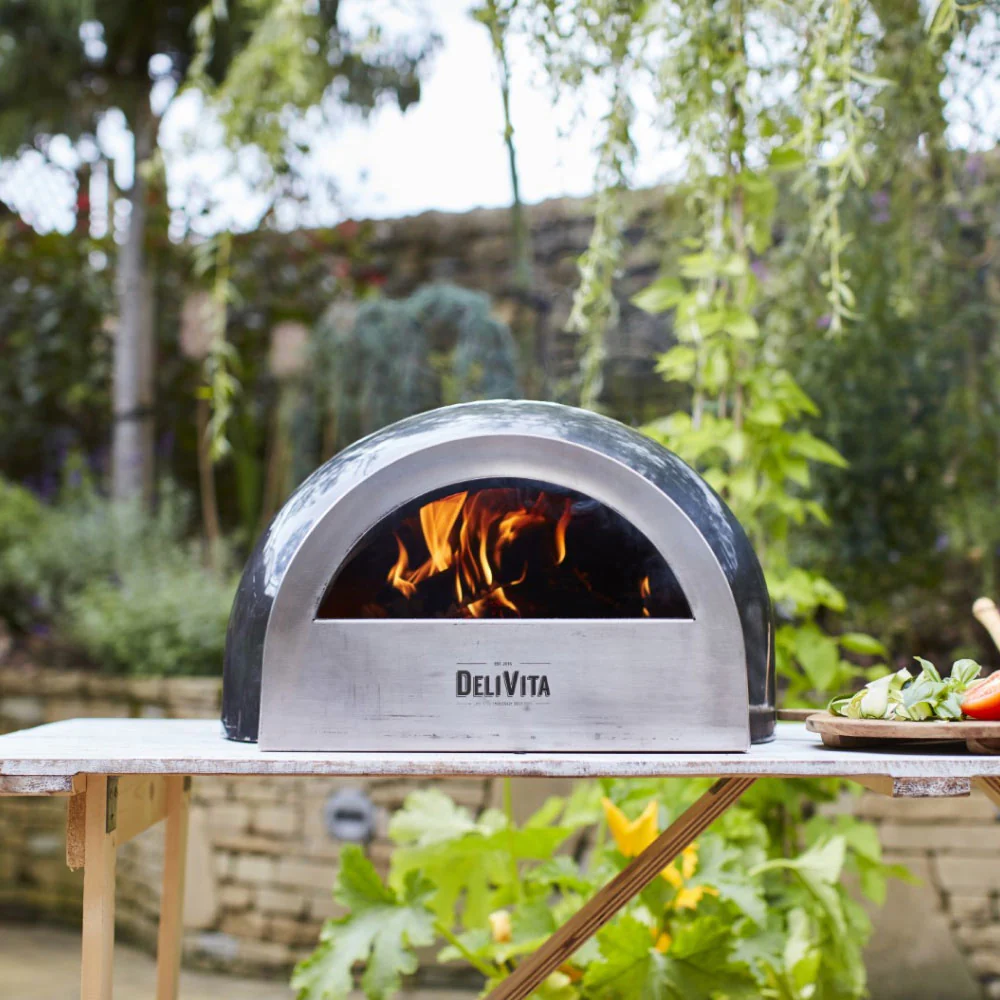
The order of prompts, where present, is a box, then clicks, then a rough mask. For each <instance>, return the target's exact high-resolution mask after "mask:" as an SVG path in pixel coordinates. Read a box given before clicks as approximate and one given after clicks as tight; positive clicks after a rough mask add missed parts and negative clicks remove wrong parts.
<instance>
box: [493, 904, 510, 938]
mask: <svg viewBox="0 0 1000 1000" xmlns="http://www.w3.org/2000/svg"><path fill="white" fill-rule="evenodd" d="M488 919H489V922H490V933H491V934H492V935H493V940H494V941H496V943H497V944H506V943H507V942H508V941H509V940H510V939H511V935H512V929H511V924H510V914H509V913H508V912H507V911H506V910H497V911H496V912H495V913H491V914H490V915H489V918H488Z"/></svg>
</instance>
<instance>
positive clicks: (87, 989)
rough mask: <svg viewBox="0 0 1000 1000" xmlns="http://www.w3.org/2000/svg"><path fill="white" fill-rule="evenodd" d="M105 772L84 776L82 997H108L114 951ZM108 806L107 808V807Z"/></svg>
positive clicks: (111, 829)
mask: <svg viewBox="0 0 1000 1000" xmlns="http://www.w3.org/2000/svg"><path fill="white" fill-rule="evenodd" d="M108 783H109V779H108V776H107V775H90V776H89V777H88V778H87V786H86V792H85V795H86V799H85V804H84V809H85V816H84V843H85V850H86V858H87V863H86V867H85V868H84V872H83V959H82V966H81V976H80V997H81V1000H111V976H112V968H113V965H114V950H115V862H116V851H117V847H116V843H115V815H114V796H113V795H112V796H111V797H110V799H109V795H108ZM109 806H110V807H109Z"/></svg>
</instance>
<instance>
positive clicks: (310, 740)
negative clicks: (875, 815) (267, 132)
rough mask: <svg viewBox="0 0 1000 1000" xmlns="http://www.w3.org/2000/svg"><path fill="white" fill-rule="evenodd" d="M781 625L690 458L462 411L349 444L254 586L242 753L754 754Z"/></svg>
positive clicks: (243, 643)
mask: <svg viewBox="0 0 1000 1000" xmlns="http://www.w3.org/2000/svg"><path fill="white" fill-rule="evenodd" d="M771 632H772V629H771V608H770V602H769V599H768V595H767V588H766V586H765V583H764V577H763V573H762V572H761V569H760V565H759V563H758V562H757V558H756V556H755V555H754V552H753V550H752V548H751V546H750V543H749V541H748V539H747V537H746V535H745V534H744V532H743V529H742V528H741V527H740V525H739V524H738V523H737V521H736V519H735V518H734V517H733V515H732V513H731V512H730V511H729V509H728V508H727V507H726V505H725V504H724V503H723V502H722V500H720V499H719V497H718V496H717V495H716V494H715V493H714V492H713V491H712V490H711V489H710V488H709V486H708V485H707V484H706V483H705V481H704V480H703V479H701V477H700V476H698V475H697V474H696V473H695V472H693V471H692V470H691V469H690V468H689V467H688V466H687V465H685V464H684V463H683V462H682V461H681V460H680V459H678V458H677V457H676V456H675V455H673V454H672V453H670V452H669V451H667V450H666V449H664V448H662V447H660V446H659V445H657V444H655V443H654V442H652V441H651V440H649V439H648V438H646V437H644V436H642V435H641V434H638V433H636V432H635V431H632V430H630V429H628V428H627V427H624V426H623V425H622V424H619V423H617V422H616V421H613V420H609V419H607V418H606V417H601V416H598V415H596V414H593V413H590V412H587V411H584V410H577V409H573V408H570V407H565V406H559V405H557V404H553V403H536V402H514V401H499V402H488V403H468V404H462V405H459V406H451V407H446V408H444V409H440V410H434V411H432V412H429V413H424V414H421V415H419V416H416V417H411V418H410V419H407V420H403V421H400V422H399V423H397V424H393V425H392V426H391V427H386V428H384V429H383V430H381V431H378V432H377V433H375V434H372V435H370V436H369V437H367V438H365V439H364V440H362V441H359V442H357V443H356V444H354V445H352V446H351V447H349V448H347V449H345V450H344V451H343V452H341V453H340V454H339V455H337V456H336V457H334V458H333V459H331V460H330V461H329V462H327V463H326V464H325V465H323V466H322V467H321V468H320V469H318V470H317V471H316V472H315V473H314V474H313V475H312V476H311V477H310V478H309V479H308V480H306V482H304V483H303V484H302V486H300V487H299V489H298V490H296V492H295V493H294V494H293V495H292V497H291V498H290V499H289V501H288V502H287V503H286V504H285V506H284V507H283V508H282V510H281V511H280V512H279V513H278V515H277V516H276V517H275V518H274V520H273V521H272V522H271V524H270V526H269V527H268V529H267V531H266V532H265V533H264V535H263V537H262V538H261V539H260V540H259V542H258V544H257V547H256V548H255V550H254V552H253V554H252V556H251V557H250V560H249V562H248V564H247V567H246V570H245V571H244V574H243V578H242V580H241V582H240V586H239V590H238V592H237V595H236V600H235V603H234V606H233V611H232V615H231V618H230V622H229V631H228V635H227V638H226V660H225V680H224V688H223V723H224V725H225V729H226V734H227V736H229V737H230V738H231V739H236V740H245V741H255V740H257V739H258V737H259V740H260V743H261V745H262V747H264V748H265V749H275V750H278V749H283V750H357V751H366V750H414V751H418V750H429V749H451V750H459V749H461V750H498V749H503V750H539V751H542V750H550V751H560V750H561V751H590V750H608V751H612V750H613V751H659V750H663V751H670V750H676V751H682V750H683V751H701V750H745V749H746V748H747V747H748V745H749V742H750V741H751V740H752V741H753V742H760V741H764V740H767V739H769V738H770V737H771V736H772V735H773V731H774V719H775V709H774V666H773V655H772V635H771Z"/></svg>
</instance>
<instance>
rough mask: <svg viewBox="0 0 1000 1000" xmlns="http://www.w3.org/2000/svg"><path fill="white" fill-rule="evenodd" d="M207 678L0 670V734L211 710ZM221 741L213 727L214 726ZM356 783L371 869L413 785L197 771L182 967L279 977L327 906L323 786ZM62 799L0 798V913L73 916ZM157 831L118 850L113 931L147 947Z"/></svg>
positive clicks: (473, 798)
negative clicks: (364, 801)
mask: <svg viewBox="0 0 1000 1000" xmlns="http://www.w3.org/2000/svg"><path fill="white" fill-rule="evenodd" d="M220 697H221V687H220V683H219V682H218V681H216V680H214V679H203V678H176V679H167V680H161V679H158V678H157V679H146V678H135V679H131V678H106V677H98V676H95V675H93V674H89V673H83V672H64V671H55V670H42V669H35V670H25V669H21V668H17V669H14V668H7V669H4V668H0V732H10V731H12V730H14V729H20V728H23V727H25V726H33V725H39V724H41V723H45V722H56V721H59V720H60V719H68V718H80V717H90V718H123V717H131V718H218V716H219V707H220ZM220 738H221V736H220ZM348 786H350V787H354V788H358V789H361V790H363V791H364V792H365V794H367V795H368V796H369V798H370V800H371V802H372V803H373V804H374V806H375V813H374V815H375V830H374V839H373V840H372V842H371V843H370V845H369V848H368V849H369V852H370V855H371V857H372V858H373V859H374V861H375V863H376V865H377V866H378V867H379V868H380V869H382V870H383V872H384V871H385V869H386V868H387V865H388V858H389V843H388V841H387V839H386V827H387V824H388V819H389V816H390V815H391V814H392V812H393V811H394V810H395V809H396V808H398V807H399V806H400V805H401V804H402V801H403V799H404V798H405V797H406V795H407V794H408V793H409V792H410V791H411V790H412V789H413V788H415V787H418V783H417V782H409V781H405V780H369V779H329V778H281V779H275V778H200V779H198V780H196V781H195V782H194V785H193V788H192V809H191V829H190V835H189V843H188V861H187V863H188V869H187V891H186V898H185V913H184V924H185V936H184V952H185V958H186V960H187V961H188V962H189V963H190V964H194V965H201V966H207V967H214V968H220V969H226V970H232V971H237V970H242V971H254V972H264V973H273V974H274V975H282V976H283V975H285V974H286V973H287V971H288V969H289V967H290V966H291V964H292V963H293V962H294V961H296V960H297V959H298V958H300V957H302V956H304V955H305V954H307V953H308V952H309V951H310V950H311V949H312V948H313V947H314V946H315V943H316V940H317V938H318V935H319V930H320V927H321V925H322V922H323V920H325V919H326V918H328V917H332V916H335V915H337V905H336V904H335V903H334V901H333V897H332V894H331V889H332V886H333V881H334V877H335V875H336V871H337V855H338V852H339V849H340V843H339V842H338V841H337V840H335V839H334V838H333V837H331V835H330V833H329V832H328V831H327V829H326V823H325V820H324V809H325V806H326V804H327V802H328V801H329V799H330V796H331V795H333V794H334V793H335V792H337V791H339V790H342V789H344V788H346V787H348ZM447 790H448V792H449V794H451V795H452V796H454V797H455V798H456V800H457V801H459V802H460V803H462V804H463V805H466V806H468V807H469V808H470V809H472V810H474V811H478V810H480V809H482V808H483V807H484V806H485V805H486V803H487V801H488V797H489V794H490V789H489V784H488V782H485V781H483V780H478V779H469V780H464V779H463V780H454V781H449V782H448V784H447ZM65 822H66V805H65V801H64V800H56V799H29V798H7V799H0V915H6V916H15V917H32V918H41V919H49V920H55V921H60V922H64V921H65V922H78V921H79V919H80V907H81V900H82V893H83V877H82V873H81V872H71V871H70V870H69V869H68V868H67V867H66V860H65ZM162 870H163V831H162V829H161V828H157V827H154V828H153V829H151V830H148V831H147V832H146V833H143V834H142V835H140V836H139V837H137V838H135V840H133V841H131V842H130V843H128V844H126V845H125V846H124V847H123V848H122V849H121V850H120V851H119V854H118V895H117V922H118V932H119V934H120V935H121V936H122V937H123V938H126V939H131V940H133V941H136V942H138V943H140V944H143V945H146V946H148V947H149V948H152V947H153V946H154V945H155V941H156V926H157V919H158V914H159V903H160V879H161V875H162Z"/></svg>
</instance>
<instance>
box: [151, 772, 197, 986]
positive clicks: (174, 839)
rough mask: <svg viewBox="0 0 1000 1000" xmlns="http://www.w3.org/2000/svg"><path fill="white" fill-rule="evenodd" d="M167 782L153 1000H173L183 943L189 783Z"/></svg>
mask: <svg viewBox="0 0 1000 1000" xmlns="http://www.w3.org/2000/svg"><path fill="white" fill-rule="evenodd" d="M166 781H167V832H166V845H165V849H164V856H163V893H162V896H161V898H160V931H159V938H158V940H157V946H156V1000H177V990H178V985H179V981H180V971H181V950H182V945H183V943H184V875H185V867H186V865H185V861H186V859H187V839H188V816H189V812H190V799H191V779H190V778H185V777H182V776H172V777H169V778H167V779H166Z"/></svg>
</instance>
